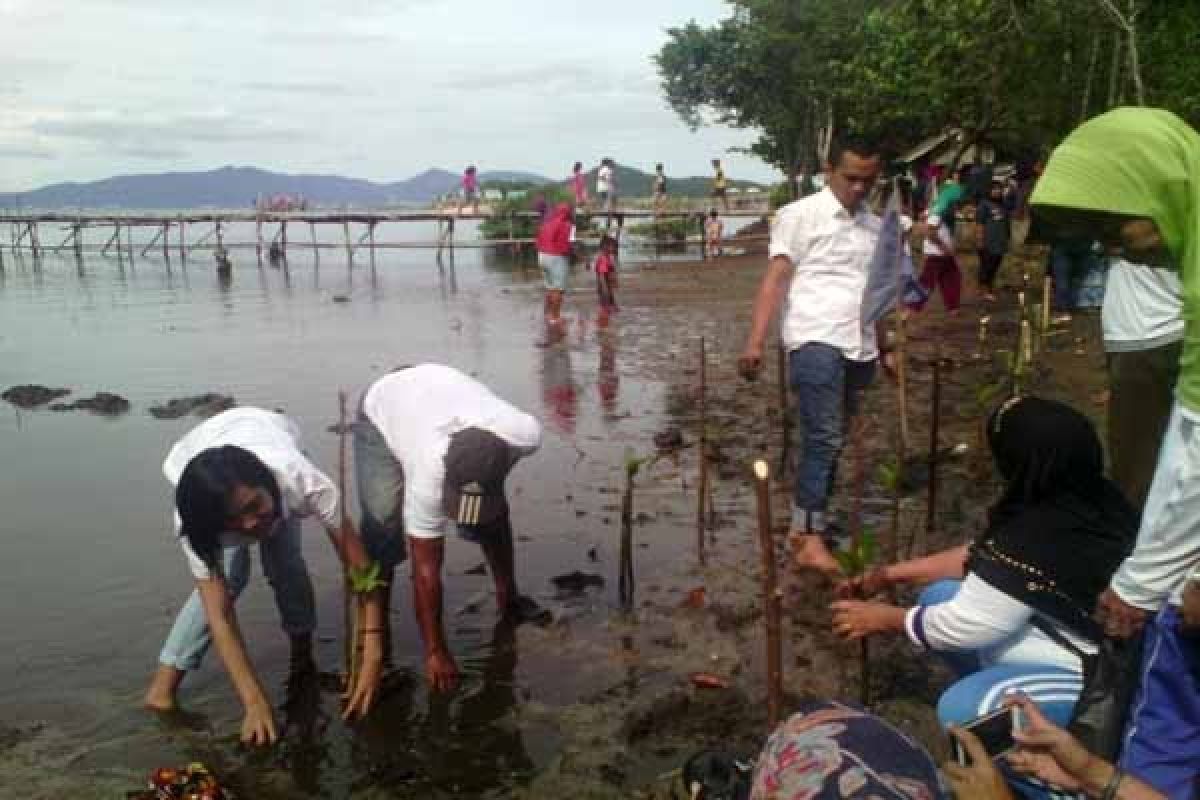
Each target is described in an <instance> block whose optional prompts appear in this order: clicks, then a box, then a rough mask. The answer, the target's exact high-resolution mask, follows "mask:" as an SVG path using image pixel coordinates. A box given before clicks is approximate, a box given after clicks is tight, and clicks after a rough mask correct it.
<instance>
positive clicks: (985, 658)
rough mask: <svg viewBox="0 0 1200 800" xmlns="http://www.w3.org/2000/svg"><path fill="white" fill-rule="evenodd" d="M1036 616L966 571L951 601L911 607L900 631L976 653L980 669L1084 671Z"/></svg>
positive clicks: (1088, 647) (1089, 649) (1082, 645)
mask: <svg viewBox="0 0 1200 800" xmlns="http://www.w3.org/2000/svg"><path fill="white" fill-rule="evenodd" d="M1036 613H1037V612H1035V611H1034V610H1033V609H1032V608H1030V607H1029V606H1027V605H1025V604H1024V603H1022V602H1021V601H1020V600H1017V599H1016V598H1014V597H1012V596H1011V595H1008V594H1005V593H1004V592H1002V591H1000V590H999V589H997V588H996V587H994V586H992V585H991V584H990V583H988V582H987V581H985V580H983V579H982V578H980V577H979V576H978V575H975V574H974V573H968V574H967V577H966V578H965V579H964V580H963V583H962V586H961V587H960V588H959V590H958V594H956V595H955V596H954V598H953V599H951V600H949V601H948V602H945V603H939V604H938V605H932V606H916V607H915V608H911V609H909V611H908V613H907V614H906V615H905V618H904V628H905V631H906V632H907V633H908V638H909V639H911V640H912V642H913V643H914V644H916V645H918V646H920V647H926V648H929V649H931V650H943V651H953V652H972V653H977V654H978V655H979V660H980V663H982V664H983V665H984V666H993V665H995V664H1044V665H1046V666H1053V667H1061V668H1063V669H1068V670H1071V671H1073V672H1082V669H1083V668H1082V665H1081V664H1080V663H1079V658H1078V656H1076V655H1075V654H1074V653H1072V652H1071V651H1069V650H1067V649H1066V648H1065V647H1063V646H1062V645H1060V644H1058V643H1057V642H1055V641H1054V640H1053V639H1051V638H1050V637H1049V636H1048V635H1046V633H1044V632H1043V631H1042V630H1041V629H1039V628H1037V627H1035V626H1034V625H1033V624H1032V620H1033V617H1034V614H1036ZM1047 621H1048V622H1049V620H1048V619H1047ZM1051 624H1052V625H1054V627H1055V629H1056V630H1057V631H1058V632H1059V633H1061V634H1062V635H1063V636H1064V637H1065V638H1066V639H1068V640H1069V641H1070V642H1071V643H1072V644H1074V645H1075V646H1076V647H1078V648H1079V649H1080V650H1081V651H1082V652H1084V653H1094V652H1095V651H1096V648H1095V645H1093V644H1091V643H1090V642H1088V641H1087V640H1086V639H1083V638H1082V637H1080V636H1078V635H1077V634H1075V633H1073V632H1072V631H1069V630H1066V629H1065V628H1063V627H1062V626H1061V625H1058V624H1057V623H1053V622H1051Z"/></svg>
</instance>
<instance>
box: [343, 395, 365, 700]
mask: <svg viewBox="0 0 1200 800" xmlns="http://www.w3.org/2000/svg"><path fill="white" fill-rule="evenodd" d="M338 491H339V492H340V493H341V496H342V506H341V511H342V530H341V533H340V535H339V539H338V542H337V550H338V556H339V557H340V558H341V561H342V611H343V618H344V620H343V621H344V624H345V626H346V633H347V635H346V688H347V689H353V688H354V684H355V682H356V681H357V679H358V653H359V651H360V650H361V649H362V642H361V641H360V640H361V638H362V625H361V624H360V622H361V620H360V614H359V611H360V609H358V608H357V606H358V604H357V603H356V602H355V598H354V592H353V591H351V586H350V571H349V570H350V564H349V561H348V560H347V557H348V548H347V547H346V541H345V536H346V532H347V531H348V530H349V523H350V519H349V514H348V512H347V511H346V393H345V392H343V391H338Z"/></svg>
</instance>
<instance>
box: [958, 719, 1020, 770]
mask: <svg viewBox="0 0 1200 800" xmlns="http://www.w3.org/2000/svg"><path fill="white" fill-rule="evenodd" d="M1019 713H1020V712H1019V709H1017V708H1016V707H1015V706H1013V707H1011V708H1002V709H1000V710H999V711H993V712H992V713H990V714H985V715H984V716H982V717H979V718H978V719H973V720H971V721H970V722H968V723H967V724H966V725H963V726H961V727H962V728H963V730H968V731H970V732H971V733H973V734H975V736H976V737H977V738H978V739H979V741H980V743H982V744H983V749H984V750H986V751H987V754H988V755H989V756H990V757H992V758H996V757H997V756H1002V755H1004V754H1005V753H1007V752H1009V751H1010V750H1012V749H1013V747H1015V745H1016V743H1015V742H1014V741H1013V735H1012V734H1013V729H1014V728H1017V727H1019V726H1020V717H1019V716H1018V714H1019ZM950 747H951V749H952V751H953V753H954V760H955V761H957V762H958V763H959V764H960V765H961V766H964V767H965V766H967V765H968V764H969V763H971V759H970V757H969V756H968V755H967V751H966V749H965V748H964V747H963V746H962V745H961V744H960V743H959V741H958V739H955V738H954V737H950Z"/></svg>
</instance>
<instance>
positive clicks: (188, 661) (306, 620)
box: [158, 517, 317, 671]
mask: <svg viewBox="0 0 1200 800" xmlns="http://www.w3.org/2000/svg"><path fill="white" fill-rule="evenodd" d="M258 552H259V556H260V557H261V558H262V568H263V575H265V576H266V578H267V582H268V583H269V584H270V585H271V591H272V592H274V594H275V605H276V607H277V608H278V609H279V617H280V619H281V621H282V623H283V629H284V631H286V632H287V634H288V635H289V636H303V635H306V634H311V633H312V632H313V630H315V629H316V627H317V611H316V604H315V603H314V601H313V587H312V580H311V579H310V578H309V576H308V565H307V564H305V563H304V554H303V553H302V552H301V550H300V520H299V519H298V518H296V517H288V518H287V519H285V520H284V521H283V522H282V524H281V525H280V526H279V528H278V530H277V531H276V532H275V533H274V534H272V535H271V536H269V537H267V538H266V539H263V540H262V541H261V542H260V543H259V545H258ZM221 566H222V570H221V571H222V574H223V575H224V577H225V588H226V589H227V590H228V591H229V593H230V594H231V595H233V597H234V599H235V600H236V599H237V597H238V596H239V595H240V594H241V593H242V590H243V589H245V588H246V584H247V583H248V582H249V581H250V545H248V544H239V545H231V546H229V547H222V548H221ZM211 644H212V634H211V633H210V631H209V629H208V618H207V617H206V615H205V613H204V603H203V601H202V600H201V599H200V592H199V590H196V591H193V592H192V595H191V597H189V598H188V600H187V602H186V603H185V604H184V606H183V608H182V609H181V610H180V611H179V614H178V616H176V617H175V624H174V625H173V626H171V632H170V633H169V634H168V635H167V641H166V643H165V644H164V645H163V648H162V652H161V653H159V656H158V661H159V663H160V664H164V665H166V666H169V667H175V668H176V669H179V670H184V671H190V670H194V669H198V668H199V667H200V664H201V662H203V660H204V654H205V653H207V652H208V648H209V646H210V645H211Z"/></svg>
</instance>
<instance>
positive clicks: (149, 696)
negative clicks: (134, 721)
mask: <svg viewBox="0 0 1200 800" xmlns="http://www.w3.org/2000/svg"><path fill="white" fill-rule="evenodd" d="M185 675H187V672H185V671H184V670H181V669H177V668H175V667H171V666H168V665H166V664H159V665H158V669H156V670H155V671H154V677H152V678H151V679H150V686H149V688H147V689H146V695H145V697H143V698H142V704H143V705H144V706H145V707H146V708H148V709H150V710H151V711H174V710H175V709H176V708H178V705H177V704H176V702H175V694H176V692H178V691H179V685H180V684H181V683H183V678H184V676H185Z"/></svg>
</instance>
